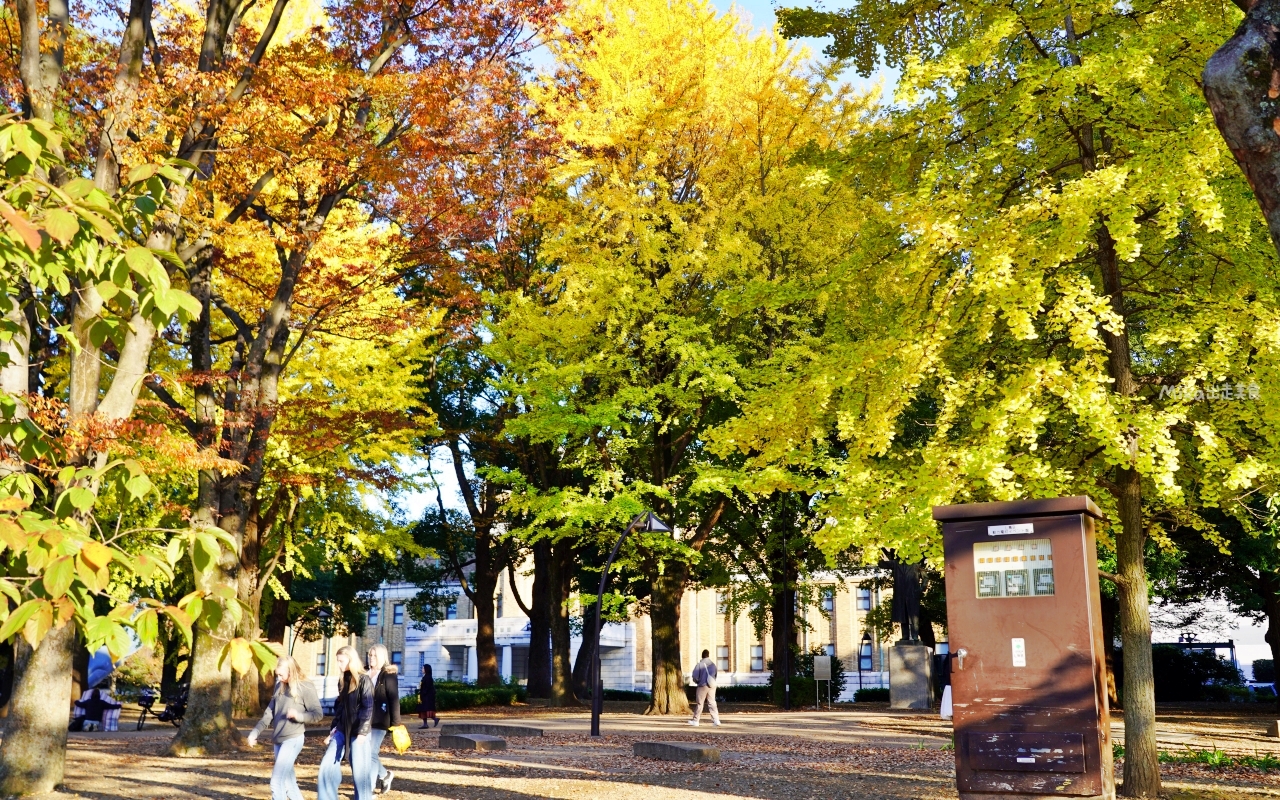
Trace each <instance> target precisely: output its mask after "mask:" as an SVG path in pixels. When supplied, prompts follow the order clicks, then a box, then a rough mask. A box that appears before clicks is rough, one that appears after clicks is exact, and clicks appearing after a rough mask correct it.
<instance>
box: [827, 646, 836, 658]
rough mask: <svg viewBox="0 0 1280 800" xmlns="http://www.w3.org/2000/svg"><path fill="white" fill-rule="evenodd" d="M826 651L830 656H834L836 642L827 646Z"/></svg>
mask: <svg viewBox="0 0 1280 800" xmlns="http://www.w3.org/2000/svg"><path fill="white" fill-rule="evenodd" d="M825 652H826V654H827V655H829V656H834V655H835V654H836V646H835V645H834V644H829V645H827V646H826V648H825Z"/></svg>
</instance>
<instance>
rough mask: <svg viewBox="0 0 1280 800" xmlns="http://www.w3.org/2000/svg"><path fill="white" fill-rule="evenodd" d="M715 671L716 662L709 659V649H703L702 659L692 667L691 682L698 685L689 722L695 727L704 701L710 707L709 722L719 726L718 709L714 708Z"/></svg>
mask: <svg viewBox="0 0 1280 800" xmlns="http://www.w3.org/2000/svg"><path fill="white" fill-rule="evenodd" d="M717 671H718V670H716V662H714V661H712V660H711V651H710V650H703V651H702V660H701V661H699V662H698V666H696V667H694V668H693V682H694V683H695V684H697V686H698V689H697V694H696V698H697V704H696V705H695V706H694V707H693V719H691V720H689V724H690V725H693V726H694V727H697V725H698V720H699V718H701V717H702V706H703V704H704V703H705V704H707V705H708V706H710V707H711V724H712V725H715V726H716V727H719V726H720V710H719V709H718V708H716V673H717Z"/></svg>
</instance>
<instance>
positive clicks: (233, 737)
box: [169, 472, 240, 757]
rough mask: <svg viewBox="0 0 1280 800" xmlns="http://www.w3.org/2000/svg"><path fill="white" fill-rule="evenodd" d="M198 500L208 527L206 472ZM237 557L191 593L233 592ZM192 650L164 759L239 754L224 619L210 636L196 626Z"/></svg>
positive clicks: (210, 487) (231, 627)
mask: <svg viewBox="0 0 1280 800" xmlns="http://www.w3.org/2000/svg"><path fill="white" fill-rule="evenodd" d="M199 480H200V496H199V499H198V500H197V508H198V509H199V510H198V512H197V514H196V521H197V523H198V524H209V521H210V520H211V519H212V517H213V511H212V505H213V503H214V501H215V498H216V497H217V494H218V493H217V490H216V486H215V484H216V481H215V479H214V476H213V475H212V474H211V473H209V472H201V473H200V477H199ZM237 565H238V556H237V555H236V554H235V553H225V552H224V553H223V557H222V558H221V559H220V560H219V562H218V563H217V564H215V565H213V566H212V567H210V568H209V569H208V570H206V571H205V572H204V573H203V574H197V575H196V576H195V577H196V588H197V589H203V590H205V591H208V592H211V591H213V589H214V588H215V587H216V586H219V585H222V586H234V585H235V570H236V567H237ZM195 634H196V635H195V645H194V647H193V648H192V653H191V661H190V667H189V668H188V670H187V672H188V674H189V675H190V676H191V681H190V686H191V689H190V694H189V696H188V699H187V712H186V715H185V716H184V717H183V720H182V727H180V728H179V729H178V735H177V736H175V737H174V738H173V743H172V744H171V745H170V746H169V753H170V755H175V756H180V757H193V756H202V755H206V754H210V753H221V752H225V751H228V750H238V749H239V748H240V732H239V731H238V730H236V726H235V723H234V721H233V717H232V714H231V659H225V658H222V657H221V656H222V647H223V645H224V644H225V643H226V642H228V641H230V640H231V639H232V638H233V637H234V636H235V635H236V626H235V624H234V623H233V622H232V620H231V615H230V614H224V615H223V616H222V620H221V621H220V622H219V624H218V629H217V630H216V631H211V630H209V628H208V626H207V625H205V624H203V623H200V624H197V625H196V626H195Z"/></svg>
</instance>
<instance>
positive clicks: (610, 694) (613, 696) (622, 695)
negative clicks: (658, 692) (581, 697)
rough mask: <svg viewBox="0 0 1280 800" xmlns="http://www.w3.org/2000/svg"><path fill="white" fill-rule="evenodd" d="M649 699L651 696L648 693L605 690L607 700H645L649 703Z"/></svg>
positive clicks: (627, 690)
mask: <svg viewBox="0 0 1280 800" xmlns="http://www.w3.org/2000/svg"><path fill="white" fill-rule="evenodd" d="M649 697H650V695H649V693H648V692H633V691H631V690H629V689H605V690H604V699H605V700H632V701H637V700H644V701H645V702H648V701H649Z"/></svg>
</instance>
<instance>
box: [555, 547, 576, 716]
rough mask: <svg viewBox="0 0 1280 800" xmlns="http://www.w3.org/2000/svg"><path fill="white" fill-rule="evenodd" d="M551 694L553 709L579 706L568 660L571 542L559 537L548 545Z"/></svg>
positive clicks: (571, 581) (571, 571)
mask: <svg viewBox="0 0 1280 800" xmlns="http://www.w3.org/2000/svg"><path fill="white" fill-rule="evenodd" d="M551 556H552V557H551V581H550V583H551V693H550V696H549V700H550V702H549V703H548V705H550V706H553V707H555V708H562V707H565V706H577V705H580V704H579V703H578V700H577V698H576V697H574V696H573V668H572V666H571V665H570V663H569V646H570V641H569V639H570V636H569V590H570V589H571V588H572V586H573V542H572V541H571V540H569V539H561V540H560V541H558V542H556V543H555V544H554V545H552V548H551Z"/></svg>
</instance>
